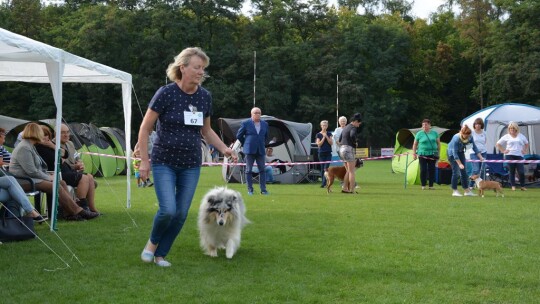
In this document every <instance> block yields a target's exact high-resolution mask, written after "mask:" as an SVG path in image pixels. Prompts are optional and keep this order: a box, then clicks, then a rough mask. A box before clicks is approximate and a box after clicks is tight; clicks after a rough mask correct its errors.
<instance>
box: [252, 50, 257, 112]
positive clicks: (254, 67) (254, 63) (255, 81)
mask: <svg viewBox="0 0 540 304" xmlns="http://www.w3.org/2000/svg"><path fill="white" fill-rule="evenodd" d="M256 87H257V51H253V107H255V92H256V90H255V89H256Z"/></svg>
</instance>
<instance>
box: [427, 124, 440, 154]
mask: <svg viewBox="0 0 540 304" xmlns="http://www.w3.org/2000/svg"><path fill="white" fill-rule="evenodd" d="M424 133H426V136H427V138H428V140H429V144H430V145H431V150H433V151H434V152H433V158H434V159H435V160H439V149H433V142H432V141H431V138H429V136H428V134H427V132H426V131H424Z"/></svg>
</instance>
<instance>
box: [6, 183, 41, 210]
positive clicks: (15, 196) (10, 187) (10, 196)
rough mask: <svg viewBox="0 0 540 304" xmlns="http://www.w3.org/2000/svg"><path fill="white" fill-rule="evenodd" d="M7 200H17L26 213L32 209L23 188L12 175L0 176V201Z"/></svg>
mask: <svg viewBox="0 0 540 304" xmlns="http://www.w3.org/2000/svg"><path fill="white" fill-rule="evenodd" d="M7 201H15V202H17V203H18V204H19V205H20V206H21V207H22V208H23V210H24V211H25V212H26V213H30V212H32V210H34V207H32V204H31V203H30V201H29V200H28V197H27V196H26V193H25V192H24V190H23V188H21V185H19V183H18V182H17V180H16V179H15V178H14V177H13V176H1V177H0V202H7Z"/></svg>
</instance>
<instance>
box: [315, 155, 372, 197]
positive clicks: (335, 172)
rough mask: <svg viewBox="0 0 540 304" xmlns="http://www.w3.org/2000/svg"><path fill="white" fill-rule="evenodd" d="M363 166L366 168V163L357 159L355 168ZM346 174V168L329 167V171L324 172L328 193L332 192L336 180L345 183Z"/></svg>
mask: <svg viewBox="0 0 540 304" xmlns="http://www.w3.org/2000/svg"><path fill="white" fill-rule="evenodd" d="M362 166H364V161H363V160H361V159H359V158H357V159H356V162H355V164H354V167H355V168H356V169H358V168H360V167H362ZM346 172H347V170H346V169H345V166H335V167H328V171H326V172H324V176H325V177H326V193H330V192H332V185H333V184H334V179H336V178H337V179H339V180H340V181H343V178H344V177H345V173H346Z"/></svg>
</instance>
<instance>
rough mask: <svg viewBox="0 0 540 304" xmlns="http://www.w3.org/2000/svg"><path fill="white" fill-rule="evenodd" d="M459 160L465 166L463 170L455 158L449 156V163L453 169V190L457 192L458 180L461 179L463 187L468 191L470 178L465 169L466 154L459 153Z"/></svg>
mask: <svg viewBox="0 0 540 304" xmlns="http://www.w3.org/2000/svg"><path fill="white" fill-rule="evenodd" d="M458 157H459V160H460V161H461V163H462V164H463V169H460V168H459V165H458V163H457V162H456V160H455V158H454V157H453V156H448V161H449V162H450V166H451V167H452V190H457V186H458V179H459V178H460V177H461V187H463V189H467V188H468V187H469V176H467V169H466V168H465V153H463V152H460V153H458Z"/></svg>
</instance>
